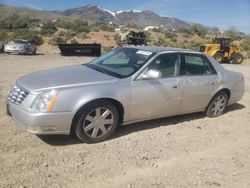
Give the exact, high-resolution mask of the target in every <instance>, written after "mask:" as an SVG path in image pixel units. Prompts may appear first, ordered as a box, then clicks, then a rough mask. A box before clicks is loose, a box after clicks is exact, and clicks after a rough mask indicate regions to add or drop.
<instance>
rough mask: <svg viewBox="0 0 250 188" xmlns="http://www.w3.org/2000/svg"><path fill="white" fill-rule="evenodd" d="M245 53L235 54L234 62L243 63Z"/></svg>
mask: <svg viewBox="0 0 250 188" xmlns="http://www.w3.org/2000/svg"><path fill="white" fill-rule="evenodd" d="M243 59H244V57H243V55H241V54H235V56H234V58H233V63H235V64H241V63H242V62H243Z"/></svg>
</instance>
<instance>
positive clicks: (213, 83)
mask: <svg viewBox="0 0 250 188" xmlns="http://www.w3.org/2000/svg"><path fill="white" fill-rule="evenodd" d="M216 83H217V82H208V84H210V85H215V84H216Z"/></svg>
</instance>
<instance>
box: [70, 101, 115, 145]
mask: <svg viewBox="0 0 250 188" xmlns="http://www.w3.org/2000/svg"><path fill="white" fill-rule="evenodd" d="M82 109H83V110H80V112H79V113H78V118H77V121H76V122H77V124H76V126H75V133H76V135H77V137H78V138H79V139H80V140H81V141H83V142H86V143H96V142H101V141H104V140H106V139H108V138H109V137H110V136H111V135H112V134H113V133H114V132H115V130H116V128H117V125H118V122H119V115H118V110H117V108H116V107H115V105H113V104H112V103H110V102H108V101H99V102H93V103H90V104H89V105H87V106H85V107H83V108H82Z"/></svg>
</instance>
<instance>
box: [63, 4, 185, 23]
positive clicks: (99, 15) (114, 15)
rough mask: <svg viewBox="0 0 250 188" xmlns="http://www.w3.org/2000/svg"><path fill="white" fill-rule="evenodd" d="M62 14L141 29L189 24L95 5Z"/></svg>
mask: <svg viewBox="0 0 250 188" xmlns="http://www.w3.org/2000/svg"><path fill="white" fill-rule="evenodd" d="M61 14H63V15H65V16H78V17H80V18H82V19H84V20H87V21H90V22H96V21H100V22H106V23H110V22H112V23H115V24H122V25H126V24H135V25H138V26H140V27H146V26H167V27H170V28H178V27H187V26H190V24H189V23H187V22H185V21H182V20H179V19H177V18H172V17H163V16H159V15H158V14H156V13H154V12H152V11H149V10H146V11H140V10H118V11H110V10H107V9H105V8H102V7H100V6H98V5H95V4H90V5H86V6H83V7H79V8H73V9H67V10H65V11H63V12H61Z"/></svg>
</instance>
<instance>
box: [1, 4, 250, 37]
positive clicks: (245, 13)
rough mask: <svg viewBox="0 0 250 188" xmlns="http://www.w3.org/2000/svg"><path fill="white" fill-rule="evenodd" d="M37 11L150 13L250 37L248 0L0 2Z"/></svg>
mask: <svg viewBox="0 0 250 188" xmlns="http://www.w3.org/2000/svg"><path fill="white" fill-rule="evenodd" d="M0 3H4V4H8V5H13V6H22V7H29V8H33V9H39V10H65V9H69V8H75V7H81V6H84V5H87V4H97V5H99V6H101V7H103V8H106V9H108V10H111V11H114V10H130V9H135V10H151V11H154V12H155V13H157V14H159V15H161V16H170V17H176V18H179V19H182V20H185V21H188V22H193V23H200V24H203V25H205V26H210V27H219V28H220V29H222V30H226V29H228V28H230V27H235V28H236V29H238V30H239V31H242V32H245V33H248V34H250V0H0Z"/></svg>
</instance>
